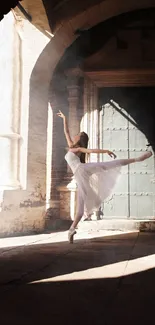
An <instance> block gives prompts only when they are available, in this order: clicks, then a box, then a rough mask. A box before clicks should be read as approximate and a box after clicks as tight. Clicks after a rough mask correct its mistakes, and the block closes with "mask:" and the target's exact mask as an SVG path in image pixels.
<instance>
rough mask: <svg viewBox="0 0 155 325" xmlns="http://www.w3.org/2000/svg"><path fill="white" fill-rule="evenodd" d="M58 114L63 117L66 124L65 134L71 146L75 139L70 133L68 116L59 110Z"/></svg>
mask: <svg viewBox="0 0 155 325" xmlns="http://www.w3.org/2000/svg"><path fill="white" fill-rule="evenodd" d="M57 115H58V116H59V117H61V118H62V119H63V124H64V134H65V137H66V140H67V143H68V146H69V148H71V147H72V145H73V141H72V139H71V137H70V133H69V128H68V123H67V119H66V116H65V115H64V114H63V113H62V112H61V111H60V110H59V113H57Z"/></svg>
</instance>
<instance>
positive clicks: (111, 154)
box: [107, 151, 117, 159]
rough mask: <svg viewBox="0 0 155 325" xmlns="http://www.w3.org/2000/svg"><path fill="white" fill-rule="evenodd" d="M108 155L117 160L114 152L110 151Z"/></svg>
mask: <svg viewBox="0 0 155 325" xmlns="http://www.w3.org/2000/svg"><path fill="white" fill-rule="evenodd" d="M107 154H108V155H109V156H110V157H111V158H114V159H115V158H116V157H117V156H116V155H115V153H113V152H112V151H108V152H107Z"/></svg>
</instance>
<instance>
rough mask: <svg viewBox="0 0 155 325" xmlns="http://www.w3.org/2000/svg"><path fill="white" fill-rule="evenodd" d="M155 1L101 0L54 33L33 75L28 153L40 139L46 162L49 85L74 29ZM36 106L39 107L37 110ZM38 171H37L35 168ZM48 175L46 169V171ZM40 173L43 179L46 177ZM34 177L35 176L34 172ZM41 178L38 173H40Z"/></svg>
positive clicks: (71, 39)
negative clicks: (36, 126) (36, 134)
mask: <svg viewBox="0 0 155 325" xmlns="http://www.w3.org/2000/svg"><path fill="white" fill-rule="evenodd" d="M153 2H154V0H150V1H148V0H142V1H141V3H135V0H130V3H129V2H127V1H126V2H124V1H121V0H118V1H117V2H116V3H115V4H114V3H113V1H112V0H109V1H103V2H102V3H100V4H98V5H96V6H94V7H92V8H90V9H88V10H87V11H85V12H83V13H82V14H79V15H78V16H76V17H74V18H73V19H72V20H71V21H68V22H67V23H65V24H64V25H62V26H61V28H60V29H59V30H58V31H57V32H56V34H55V36H54V37H53V38H52V39H51V41H50V42H49V43H48V45H47V46H46V47H45V48H44V49H43V50H42V53H41V54H40V56H39V58H38V60H37V62H36V64H35V66H34V69H33V71H32V74H31V80H30V99H29V112H30V117H31V118H30V122H29V148H28V152H32V151H33V148H34V142H35V141H36V148H37V146H38V143H39V141H41V143H42V147H43V148H44V152H42V155H43V159H42V161H44V162H45V163H46V142H47V137H46V134H47V107H48V100H49V86H50V82H51V79H52V76H53V73H54V70H55V68H56V66H57V64H58V62H59V60H60V58H61V57H62V55H63V54H64V52H65V50H66V49H67V47H69V45H71V44H72V43H73V42H74V41H75V39H76V38H77V36H76V35H75V31H76V30H77V29H82V28H91V27H93V26H95V25H97V24H99V23H100V22H103V21H105V20H107V19H109V18H112V17H114V16H117V15H119V14H122V13H126V12H130V11H133V10H138V9H142V8H148V7H155V3H153ZM34 108H36V109H34ZM38 112H39V113H38ZM38 115H39V118H41V116H43V117H44V125H43V124H42V125H41V127H40V124H38ZM34 124H35V125H38V136H37V137H36V140H34V133H33V132H31V131H32V130H33V125H34ZM32 139H33V148H31V140H32ZM34 173H35V171H34ZM43 173H44V176H45V177H46V170H45V169H44V171H43ZM44 176H43V175H42V176H41V180H42V179H43V177H44ZM33 177H34V178H35V175H33ZM37 177H38V175H37ZM42 186H43V187H44V188H43V192H45V184H44V183H43V185H42Z"/></svg>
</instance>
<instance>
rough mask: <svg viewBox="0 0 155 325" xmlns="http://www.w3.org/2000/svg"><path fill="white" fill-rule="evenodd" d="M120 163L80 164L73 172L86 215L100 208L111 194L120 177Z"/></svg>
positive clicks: (117, 161) (115, 161) (116, 161)
mask: <svg viewBox="0 0 155 325" xmlns="http://www.w3.org/2000/svg"><path fill="white" fill-rule="evenodd" d="M120 170H121V161H120V160H113V161H108V162H101V163H86V164H82V163H81V164H80V165H79V166H78V168H77V170H76V171H75V174H74V176H75V180H76V182H77V186H78V194H79V196H80V198H82V200H83V202H84V205H85V208H86V210H87V213H88V214H91V213H92V212H93V211H94V210H96V209H98V208H99V207H100V206H101V203H103V202H104V201H105V200H106V199H107V198H108V197H109V195H110V194H111V193H112V191H113V189H114V187H115V185H116V182H117V180H118V177H119V176H120Z"/></svg>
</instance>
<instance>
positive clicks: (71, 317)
mask: <svg viewBox="0 0 155 325" xmlns="http://www.w3.org/2000/svg"><path fill="white" fill-rule="evenodd" d="M154 243H155V235H154V234H149V235H147V234H139V235H137V234H134V233H133V234H131V235H130V236H129V235H124V236H115V237H113V239H112V238H109V239H106V238H96V239H93V240H87V241H84V240H79V241H78V242H77V243H76V244H75V245H72V246H71V245H69V244H68V243H67V242H62V243H54V244H53V243H52V244H51V243H50V244H42V245H29V246H22V247H18V248H17V249H12V250H10V251H9V252H10V253H9V254H8V253H7V254H5V252H4V254H2V251H1V255H0V279H1V286H0V289H1V324H2V325H11V324H15V325H31V324H33V325H35V324H37V325H38V324H43V325H47V324H54V325H55V324H63V325H64V324H66V325H68V324H73V323H75V324H82V325H83V324H89V325H100V324H102V325H104V324H105V325H112V324H116V325H131V324H132V325H143V324H146V325H151V324H154V300H155V269H154V267H153V264H151V258H152V257H153V254H155V245H154ZM144 257H145V258H146V259H148V268H149V270H145V271H141V270H142V269H143V267H141V266H143V263H144V261H143V258H144ZM138 258H140V262H139V264H138V266H139V269H138V268H136V269H135V268H134V264H133V270H132V268H130V267H129V273H130V274H127V273H123V272H125V269H126V267H125V266H123V268H122V266H121V265H122V264H121V262H123V261H124V262H126V263H127V261H128V260H131V261H130V262H131V263H132V262H133V263H135V261H136V260H137V259H138ZM119 265H120V272H118V271H119ZM104 267H109V268H108V272H109V273H108V272H107V271H106V272H107V273H106V276H105V273H104V272H105V268H104ZM100 268H101V269H100ZM90 269H93V270H91V274H90ZM111 270H112V272H111ZM115 270H116V274H115V272H114V271H115ZM83 271H85V272H86V277H89V279H86V280H82V279H78V280H73V279H71V280H66V281H60V280H57V279H55V281H53V280H54V279H53V277H56V276H61V275H62V276H65V275H68V274H70V276H71V277H73V275H74V272H77V275H78V276H79V278H80V276H81V273H80V272H83ZM140 271H141V272H140ZM132 272H134V273H135V274H131V273H132ZM114 274H115V276H114ZM125 274H126V275H125ZM103 276H104V278H103ZM96 277H98V279H96ZM43 279H45V281H46V282H37V283H31V282H33V281H39V280H43ZM52 281H53V282H52Z"/></svg>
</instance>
